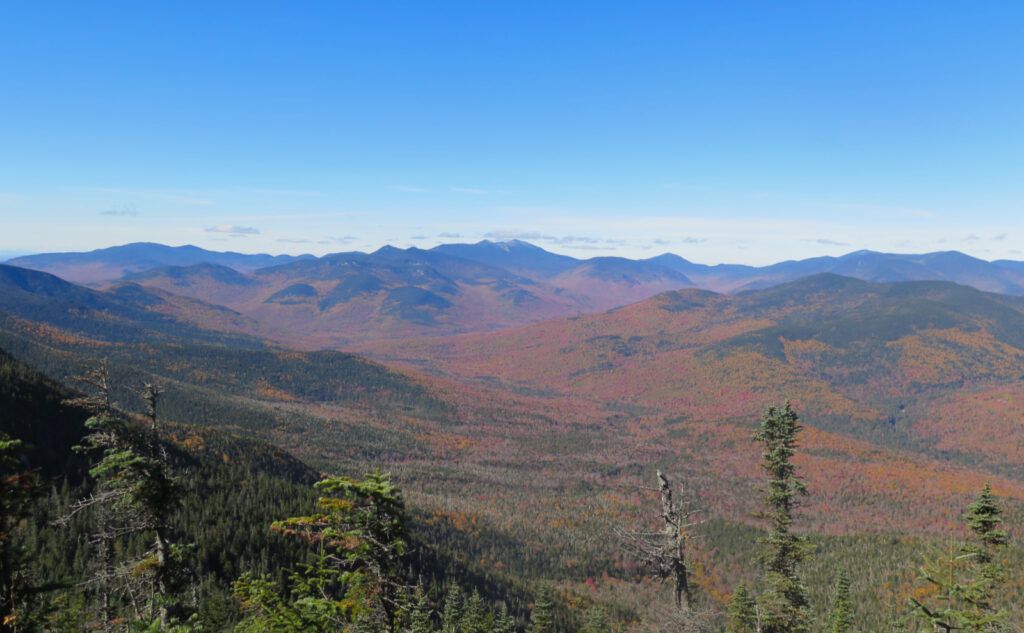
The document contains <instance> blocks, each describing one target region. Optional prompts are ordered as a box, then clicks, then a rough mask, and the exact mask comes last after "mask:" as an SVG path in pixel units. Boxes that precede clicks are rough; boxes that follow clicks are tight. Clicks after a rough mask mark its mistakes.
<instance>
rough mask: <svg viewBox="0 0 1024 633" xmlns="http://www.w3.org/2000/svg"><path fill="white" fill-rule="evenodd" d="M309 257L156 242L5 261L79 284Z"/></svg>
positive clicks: (247, 267)
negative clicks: (163, 270)
mask: <svg viewBox="0 0 1024 633" xmlns="http://www.w3.org/2000/svg"><path fill="white" fill-rule="evenodd" d="M309 257H312V255H299V256H297V257H295V256H291V255H246V254H243V253H233V252H227V253H221V252H216V251H208V250H205V249H202V248H198V247H196V246H164V245H163V244H154V243H152V242H135V243H132V244H125V245H123V246H112V247H110V248H101V249H97V250H94V251H89V252H87V253H44V254H40V255H27V256H24V257H16V258H14V259H12V260H9V261H7V262H5V263H7V264H9V265H11V266H18V267H21V268H31V269H33V270H40V271H44V272H48V273H51V274H54V275H57V276H58V277H61V278H62V279H66V280H68V281H73V282H76V283H84V284H98V283H102V282H106V281H113V280H115V279H120V278H122V277H123V276H125V275H127V274H131V273H134V272H139V271H143V270H149V269H150V268H158V267H161V266H190V265H193V264H200V263H207V264H218V265H220V266H227V267H230V268H234V269H235V270H240V271H249V270H255V269H257V268H263V267H266V266H273V265H276V264H283V263H286V262H289V261H294V260H298V259H305V258H309Z"/></svg>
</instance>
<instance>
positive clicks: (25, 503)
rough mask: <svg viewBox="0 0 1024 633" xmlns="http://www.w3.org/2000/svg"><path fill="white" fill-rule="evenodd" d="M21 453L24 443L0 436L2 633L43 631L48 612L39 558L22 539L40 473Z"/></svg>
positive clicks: (0, 626) (0, 604) (5, 435)
mask: <svg viewBox="0 0 1024 633" xmlns="http://www.w3.org/2000/svg"><path fill="white" fill-rule="evenodd" d="M21 452H22V443H21V440H15V439H11V438H10V437H9V436H8V435H7V434H6V433H2V432H0V631H5V632H6V631H17V632H22V633H28V632H30V631H36V630H40V629H41V625H42V623H43V616H44V615H45V611H46V609H45V606H44V603H43V601H42V600H41V596H40V594H41V592H42V591H43V589H44V588H43V587H40V586H38V585H37V583H38V578H37V577H36V575H35V573H34V572H33V570H34V567H35V564H36V561H35V556H34V555H33V552H32V551H30V549H29V548H28V547H27V546H25V545H24V544H22V543H20V542H19V539H18V536H19V535H18V532H19V531H20V530H21V527H20V526H21V524H22V522H23V521H24V520H25V519H26V518H27V517H28V516H29V513H30V511H31V504H32V502H33V499H34V498H35V497H36V495H37V491H38V488H37V482H36V472H35V471H31V470H28V471H26V470H23V467H22V465H21V463H20V462H19V461H18V459H17V458H18V456H19V455H20V454H21Z"/></svg>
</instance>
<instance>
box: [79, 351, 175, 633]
mask: <svg viewBox="0 0 1024 633" xmlns="http://www.w3.org/2000/svg"><path fill="white" fill-rule="evenodd" d="M80 380H81V381H82V382H84V383H86V384H87V385H91V386H92V387H94V388H96V389H97V390H98V393H97V394H95V395H92V396H87V397H84V398H78V399H75V400H72V401H69V402H70V403H72V404H77V405H81V406H87V407H90V408H91V409H92V410H93V411H95V412H96V415H94V416H93V417H91V418H89V419H88V420H86V422H85V426H86V428H87V429H88V430H89V431H90V433H89V434H88V435H87V436H86V437H85V438H84V441H83V447H82V450H84V451H91V452H95V451H100V452H102V457H101V458H100V460H99V461H98V462H97V463H96V464H95V465H94V466H93V467H92V469H90V471H89V474H90V475H91V476H92V477H93V478H94V479H95V480H96V492H95V493H94V494H93V495H91V496H90V497H88V498H86V499H82V500H80V501H79V502H77V503H76V504H74V506H73V507H72V510H71V512H70V514H69V515H68V516H66V517H63V519H62V522H63V523H64V524H65V525H66V524H68V523H70V520H71V518H72V517H73V516H74V515H76V514H78V513H79V512H82V511H85V510H94V511H95V512H96V516H97V521H96V524H97V525H98V529H97V531H96V532H94V533H93V535H92V537H91V539H90V542H91V544H92V545H93V547H94V551H95V556H94V560H95V562H96V564H95V565H94V571H93V575H92V579H91V584H92V586H94V587H95V588H96V589H97V595H98V599H99V605H98V611H99V614H100V623H99V624H100V626H101V627H102V628H103V629H104V630H110V629H111V628H112V622H113V621H114V620H115V617H116V615H117V613H118V611H123V612H124V614H123V615H121V616H120V617H118V618H117V619H118V620H121V621H126V622H127V623H128V624H129V625H131V626H154V627H156V629H157V630H160V631H168V630H170V627H171V626H172V625H173V624H175V623H178V624H177V625H176V626H180V623H181V622H183V621H185V620H187V619H188V617H189V615H190V613H191V609H190V607H189V606H188V605H187V604H186V601H185V600H184V599H183V597H182V596H183V594H184V590H185V588H186V587H187V585H188V584H189V583H190V582H191V580H192V573H191V571H190V570H189V569H188V568H187V567H186V565H185V563H184V559H183V547H182V546H181V545H179V544H177V543H175V541H174V539H173V538H172V526H171V516H172V515H173V513H174V512H175V511H176V510H177V509H178V508H179V507H180V506H181V503H182V499H183V496H184V489H183V488H182V486H181V484H180V482H179V480H178V479H177V477H175V476H174V475H173V473H172V472H171V467H170V464H169V463H168V459H167V452H166V449H165V447H164V444H163V442H162V441H161V438H160V436H159V434H158V431H157V415H156V405H157V398H158V396H159V394H160V389H159V388H158V387H156V386H154V385H150V384H147V385H145V386H144V388H143V393H142V396H143V400H144V401H145V402H146V404H147V405H148V418H149V424H148V425H146V426H144V425H141V424H139V423H138V422H137V421H136V420H133V419H131V418H130V417H129V416H127V415H126V414H125V413H123V412H121V411H120V410H118V409H117V405H116V404H114V403H112V402H111V400H110V396H109V389H110V381H109V376H108V374H107V369H106V365H105V363H104V364H101V365H100V366H99V367H98V368H96V369H94V370H92V371H90V372H88V373H87V374H86V376H85V377H82V378H81V379H80ZM143 535H145V537H146V538H150V539H152V542H151V545H150V547H149V549H148V550H147V551H146V552H145V553H144V554H143V555H142V556H141V557H137V558H134V559H122V560H118V557H117V555H116V552H117V550H123V544H124V542H125V541H127V540H129V539H131V538H138V537H140V536H143ZM118 596H120V598H118ZM125 616H128V617H125Z"/></svg>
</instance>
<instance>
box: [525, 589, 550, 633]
mask: <svg viewBox="0 0 1024 633" xmlns="http://www.w3.org/2000/svg"><path fill="white" fill-rule="evenodd" d="M530 633H555V603H554V600H553V599H552V597H551V587H549V586H548V585H546V584H542V585H540V586H539V587H538V588H537V597H536V599H535V600H534V604H533V613H532V614H531V616H530Z"/></svg>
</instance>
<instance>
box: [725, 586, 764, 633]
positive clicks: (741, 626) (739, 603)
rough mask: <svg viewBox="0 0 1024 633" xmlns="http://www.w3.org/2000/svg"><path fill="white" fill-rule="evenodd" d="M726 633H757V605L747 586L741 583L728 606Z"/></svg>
mask: <svg viewBox="0 0 1024 633" xmlns="http://www.w3.org/2000/svg"><path fill="white" fill-rule="evenodd" d="M725 613H726V618H727V619H726V624H725V632H726V633H756V631H757V603H756V602H755V601H754V598H753V597H752V596H751V595H750V591H749V590H748V589H747V585H746V584H744V583H742V582H741V583H740V584H739V585H737V587H736V590H735V591H734V592H733V593H732V597H730V598H729V604H728V605H726V611H725Z"/></svg>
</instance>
